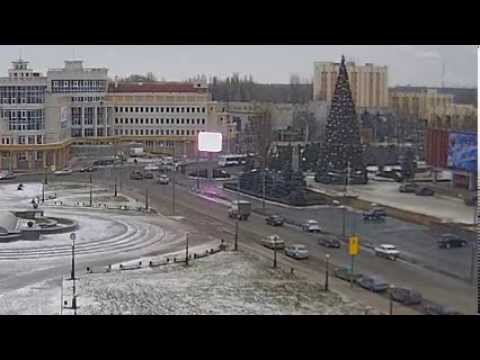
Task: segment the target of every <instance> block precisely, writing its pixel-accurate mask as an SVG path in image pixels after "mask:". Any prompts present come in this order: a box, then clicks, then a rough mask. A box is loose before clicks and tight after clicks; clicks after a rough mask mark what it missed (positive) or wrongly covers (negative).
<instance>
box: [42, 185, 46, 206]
mask: <svg viewBox="0 0 480 360" xmlns="http://www.w3.org/2000/svg"><path fill="white" fill-rule="evenodd" d="M44 202H45V180H44V181H43V184H42V204H43V203H44Z"/></svg>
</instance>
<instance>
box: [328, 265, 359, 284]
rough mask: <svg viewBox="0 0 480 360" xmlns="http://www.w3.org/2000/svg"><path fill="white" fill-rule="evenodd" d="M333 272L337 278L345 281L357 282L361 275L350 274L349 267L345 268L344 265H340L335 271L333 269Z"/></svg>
mask: <svg viewBox="0 0 480 360" xmlns="http://www.w3.org/2000/svg"><path fill="white" fill-rule="evenodd" d="M334 274H335V277H337V278H339V279H342V280H345V281H352V280H353V281H354V282H357V281H358V280H360V279H361V278H362V277H363V275H362V274H353V275H352V272H351V270H350V269H349V268H345V267H342V268H336V269H335V271H334Z"/></svg>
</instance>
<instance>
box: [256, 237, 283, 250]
mask: <svg viewBox="0 0 480 360" xmlns="http://www.w3.org/2000/svg"><path fill="white" fill-rule="evenodd" d="M261 243H262V245H263V246H265V247H267V248H269V249H275V248H276V249H277V250H281V249H284V248H285V241H283V240H282V239H281V238H280V236H278V235H269V236H267V237H265V238H263V239H262V240H261Z"/></svg>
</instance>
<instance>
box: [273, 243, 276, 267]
mask: <svg viewBox="0 0 480 360" xmlns="http://www.w3.org/2000/svg"><path fill="white" fill-rule="evenodd" d="M273 268H274V269H276V268H277V237H276V236H274V237H273Z"/></svg>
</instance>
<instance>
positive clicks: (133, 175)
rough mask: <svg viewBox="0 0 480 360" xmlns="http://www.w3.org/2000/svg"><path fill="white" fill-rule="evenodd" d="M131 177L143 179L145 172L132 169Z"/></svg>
mask: <svg viewBox="0 0 480 360" xmlns="http://www.w3.org/2000/svg"><path fill="white" fill-rule="evenodd" d="M130 179H132V180H143V174H142V173H141V172H140V171H132V172H131V173H130Z"/></svg>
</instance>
